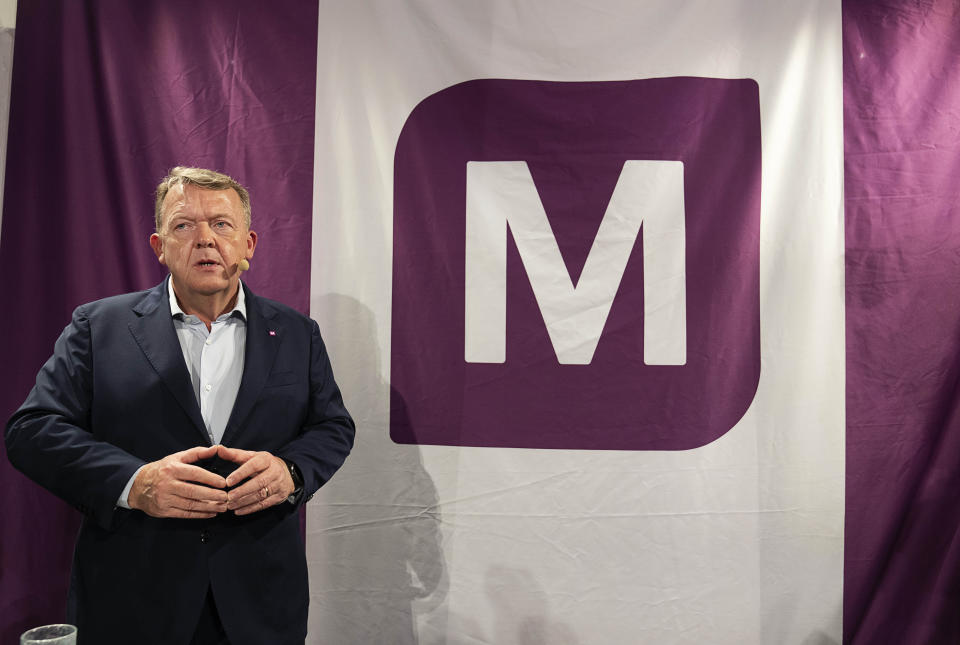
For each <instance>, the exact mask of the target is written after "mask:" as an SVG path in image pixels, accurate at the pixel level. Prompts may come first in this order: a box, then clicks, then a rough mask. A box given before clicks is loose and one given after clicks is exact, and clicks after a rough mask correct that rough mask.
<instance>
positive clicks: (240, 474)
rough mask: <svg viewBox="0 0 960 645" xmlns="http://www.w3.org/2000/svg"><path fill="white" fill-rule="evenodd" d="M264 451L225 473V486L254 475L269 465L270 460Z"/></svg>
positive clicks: (233, 484)
mask: <svg viewBox="0 0 960 645" xmlns="http://www.w3.org/2000/svg"><path fill="white" fill-rule="evenodd" d="M265 457H268V456H267V455H266V453H257V454H256V456H254V457H252V458H250V459H249V460H248V461H247V462H246V463H244V464H243V465H242V466H240V467H239V468H237V469H236V470H235V471H233V472H232V473H230V474H229V475H227V486H235V485H236V484H239V483H240V482H242V481H243V480H244V479H249V478H253V477H256V476H257V475H259V474H260V473H262V472H264V471H265V470H267V469H268V468H269V467H270V465H271V464H270V460H269V458H265Z"/></svg>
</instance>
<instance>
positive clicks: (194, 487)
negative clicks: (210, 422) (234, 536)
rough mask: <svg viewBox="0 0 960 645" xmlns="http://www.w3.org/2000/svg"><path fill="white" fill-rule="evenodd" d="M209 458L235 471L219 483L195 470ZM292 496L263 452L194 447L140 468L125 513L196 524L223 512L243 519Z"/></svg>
mask: <svg viewBox="0 0 960 645" xmlns="http://www.w3.org/2000/svg"><path fill="white" fill-rule="evenodd" d="M212 457H220V458H221V459H225V460H227V461H232V462H233V463H236V464H240V467H239V468H237V469H236V470H235V471H233V472H232V473H230V475H228V476H227V477H225V478H224V477H221V476H220V475H218V474H216V473H213V472H210V471H209V470H206V469H205V468H201V467H200V466H197V465H195V464H196V462H198V461H201V460H204V459H210V458H212ZM244 480H246V481H244ZM240 482H243V483H242V484H241V485H239V486H237V487H236V488H232V489H231V490H225V489H226V488H228V487H232V486H236V485H237V484H240ZM293 491H294V484H293V478H292V477H290V471H289V469H288V468H287V465H286V463H284V461H283V460H282V459H280V458H279V457H276V456H274V455H272V454H270V453H269V452H254V451H251V450H240V449H238V448H227V447H226V446H221V445H216V446H209V447H203V446H198V447H196V448H190V449H189V450H184V451H182V452H177V453H174V454H172V455H168V456H166V457H164V458H163V459H161V460H159V461H154V462H151V463H149V464H147V465H146V466H144V467H143V468H142V469H141V470H140V472H139V473H137V478H136V479H135V480H134V482H133V486H131V487H130V494H129V495H128V497H127V501H128V503H129V504H130V508H135V509H138V510H141V511H143V512H144V513H146V514H147V515H151V516H153V517H182V518H197V519H202V518H211V517H214V516H216V515H217V514H218V513H223V512H225V511H233V512H234V513H236V514H237V515H249V514H250V513H255V512H257V511H261V510H263V509H265V508H269V507H271V506H274V505H276V504H280V503H281V502H284V501H285V500H286V499H287V498H288V497H289V496H290V495H291V493H293Z"/></svg>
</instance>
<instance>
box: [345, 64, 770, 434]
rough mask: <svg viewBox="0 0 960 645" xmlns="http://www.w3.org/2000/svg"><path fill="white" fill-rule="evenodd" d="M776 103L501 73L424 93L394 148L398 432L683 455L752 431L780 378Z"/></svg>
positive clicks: (658, 86) (713, 88)
mask: <svg viewBox="0 0 960 645" xmlns="http://www.w3.org/2000/svg"><path fill="white" fill-rule="evenodd" d="M758 97H759V91H758V88H757V84H756V83H755V82H754V81H752V80H749V79H715V78H693V77H677V78H654V79H642V80H630V81H603V82H575V83H561V82H551V81H520V80H503V79H485V80H475V81H468V82H465V83H461V84H459V85H454V86H452V87H448V88H446V89H444V90H442V91H440V92H437V93H436V94H433V95H431V96H428V97H427V98H425V99H424V100H423V101H422V102H421V103H420V104H419V105H417V107H416V108H415V109H414V110H413V111H412V112H411V113H410V115H409V117H408V118H407V121H406V123H405V124H404V126H403V129H402V130H401V132H400V136H399V138H398V140H397V145H396V151H395V157H394V204H393V209H394V211H393V258H392V261H393V279H392V287H393V300H392V307H391V327H390V391H391V398H390V437H391V438H392V439H393V440H394V441H396V442H398V443H420V444H438V445H457V446H496V447H512V448H567V449H578V450H585V449H616V450H682V449H689V448H696V447H698V446H702V445H704V444H706V443H709V442H710V441H713V440H715V439H717V438H718V437H720V436H722V435H723V434H724V433H726V432H727V431H728V430H730V429H731V428H732V427H733V426H734V425H736V423H737V422H738V421H739V419H740V418H741V417H742V416H743V414H744V413H745V412H746V411H747V408H748V407H749V406H750V403H751V401H752V400H753V396H754V394H755V392H756V389H757V384H758V383H759V378H760V269H759V267H760V184H761V147H760V108H759V98H758ZM358 216H362V214H359V213H358Z"/></svg>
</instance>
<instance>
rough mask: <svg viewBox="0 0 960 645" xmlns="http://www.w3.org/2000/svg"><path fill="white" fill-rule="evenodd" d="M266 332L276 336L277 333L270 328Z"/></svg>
mask: <svg viewBox="0 0 960 645" xmlns="http://www.w3.org/2000/svg"><path fill="white" fill-rule="evenodd" d="M267 333H268V334H270V335H271V336H276V335H277V332H275V331H273V330H272V329H271V330H270V331H268V332H267Z"/></svg>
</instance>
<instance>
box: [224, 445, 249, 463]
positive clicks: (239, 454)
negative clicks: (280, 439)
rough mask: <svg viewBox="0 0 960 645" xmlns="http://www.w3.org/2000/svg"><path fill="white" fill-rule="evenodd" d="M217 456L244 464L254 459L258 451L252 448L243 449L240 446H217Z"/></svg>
mask: <svg viewBox="0 0 960 645" xmlns="http://www.w3.org/2000/svg"><path fill="white" fill-rule="evenodd" d="M216 448H217V456H218V457H220V458H221V459H226V460H227V461H232V462H234V463H236V464H242V463H245V462H247V461H248V460H250V459H252V458H253V457H254V456H255V455H256V454H257V453H256V452H254V451H252V450H242V449H240V448H227V447H226V446H222V445H221V446H216Z"/></svg>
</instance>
